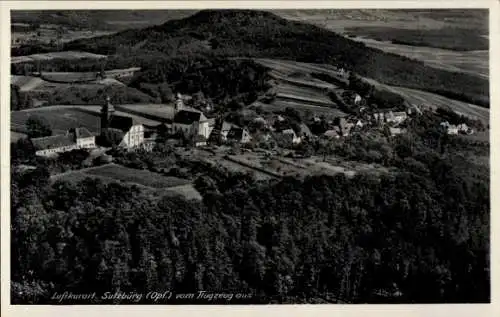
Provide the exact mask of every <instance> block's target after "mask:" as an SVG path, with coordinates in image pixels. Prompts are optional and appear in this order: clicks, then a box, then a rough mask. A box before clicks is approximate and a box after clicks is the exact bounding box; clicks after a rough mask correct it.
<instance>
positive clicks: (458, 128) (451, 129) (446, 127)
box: [440, 121, 474, 135]
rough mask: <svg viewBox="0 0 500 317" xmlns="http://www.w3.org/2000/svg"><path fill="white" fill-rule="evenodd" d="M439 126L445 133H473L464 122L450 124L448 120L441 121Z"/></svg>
mask: <svg viewBox="0 0 500 317" xmlns="http://www.w3.org/2000/svg"><path fill="white" fill-rule="evenodd" d="M440 128H441V130H442V131H444V132H446V133H447V134H452V135H456V134H473V133H474V130H473V129H472V128H471V127H469V126H468V125H467V124H465V123H461V124H458V125H454V124H450V123H449V122H448V121H444V122H441V124H440Z"/></svg>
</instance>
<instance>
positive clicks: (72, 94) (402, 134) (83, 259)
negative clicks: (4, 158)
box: [2, 9, 491, 305]
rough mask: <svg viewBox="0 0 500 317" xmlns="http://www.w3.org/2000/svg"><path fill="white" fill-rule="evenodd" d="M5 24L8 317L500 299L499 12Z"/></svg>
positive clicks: (102, 18) (100, 16) (182, 13)
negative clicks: (89, 310)
mask: <svg viewBox="0 0 500 317" xmlns="http://www.w3.org/2000/svg"><path fill="white" fill-rule="evenodd" d="M10 18H11V20H10V25H11V31H10V34H11V36H10V39H11V42H10V51H11V53H10V54H11V56H10V221H11V223H10V303H11V305H268V304H277V305H279V304H438V303H440V304H451V303H490V301H491V294H490V284H491V279H490V275H491V272H490V137H489V135H490V109H489V108H490V91H489V90H490V88H489V86H490V74H489V69H490V66H489V48H490V47H489V36H490V32H489V10H488V9H307V10H306V9H275V10H269V9H203V10H173V9H172V10H43V11H33V10H11V11H10ZM7 32H8V31H7ZM7 43H8V42H7ZM6 129H7V128H6ZM7 174H8V170H7ZM7 231H8V226H7ZM2 279H3V277H2Z"/></svg>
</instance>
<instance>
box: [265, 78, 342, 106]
mask: <svg viewBox="0 0 500 317" xmlns="http://www.w3.org/2000/svg"><path fill="white" fill-rule="evenodd" d="M275 90H276V91H277V92H278V93H283V94H288V95H292V96H294V95H295V96H301V97H304V98H311V99H316V100H321V101H324V102H327V103H332V101H331V99H330V97H328V96H327V95H326V92H325V91H324V90H319V89H314V88H309V87H299V86H296V85H290V84H285V83H283V84H279V85H278V86H276V87H275Z"/></svg>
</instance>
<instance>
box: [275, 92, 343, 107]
mask: <svg viewBox="0 0 500 317" xmlns="http://www.w3.org/2000/svg"><path fill="white" fill-rule="evenodd" d="M276 98H277V99H281V100H283V101H291V102H298V103H305V104H309V105H312V106H316V107H326V108H329V107H335V106H336V105H335V104H334V103H333V102H325V101H323V100H318V99H313V98H308V97H302V96H297V95H291V94H286V93H280V92H278V93H277V94H276Z"/></svg>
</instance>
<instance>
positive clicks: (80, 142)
mask: <svg viewBox="0 0 500 317" xmlns="http://www.w3.org/2000/svg"><path fill="white" fill-rule="evenodd" d="M174 108H175V109H174V117H173V120H172V122H171V123H168V124H166V125H165V127H166V128H167V130H168V131H169V132H170V133H172V134H175V133H179V132H181V133H183V134H184V135H185V136H187V137H190V138H192V139H193V140H194V142H195V145H197V146H200V145H206V142H207V140H208V138H209V136H210V134H211V132H212V130H213V128H214V123H215V120H214V119H207V118H206V117H205V115H204V114H203V113H202V112H200V111H197V110H194V109H185V108H184V104H183V101H182V98H181V96H180V95H178V97H177V101H176V104H175V107H174ZM99 126H100V128H99V133H98V134H99V136H101V137H106V138H107V139H109V140H108V141H112V142H113V144H112V145H115V146H118V147H121V148H126V149H138V148H142V149H146V150H150V149H152V147H153V145H154V141H155V133H154V129H151V127H145V126H144V124H143V123H142V122H141V121H140V120H139V119H137V117H136V116H126V115H119V114H117V113H116V110H115V107H114V106H113V104H111V102H110V98H109V97H108V98H107V100H106V102H105V103H104V105H103V106H102V107H101V111H100V120H99ZM230 131H232V134H234V135H235V137H236V135H237V134H238V131H237V129H236V128H234V127H232V129H231V130H230ZM228 133H229V131H228ZM240 134H242V135H243V139H245V137H246V136H247V135H246V134H245V133H240ZM110 135H113V137H110ZM96 137H97V135H95V134H92V133H91V132H89V131H88V130H87V129H85V128H75V129H71V130H69V131H67V132H66V134H63V135H54V136H48V137H41V138H33V139H32V140H31V141H32V143H33V145H34V147H35V150H36V154H37V155H40V156H49V155H52V154H55V153H61V152H66V151H71V150H75V149H92V148H95V147H96V146H97V144H96ZM230 137H231V136H230ZM111 139H112V140H111Z"/></svg>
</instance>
